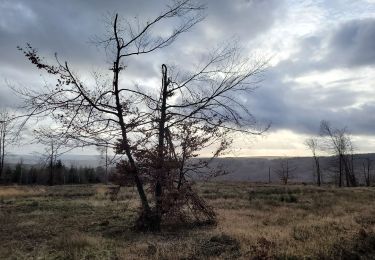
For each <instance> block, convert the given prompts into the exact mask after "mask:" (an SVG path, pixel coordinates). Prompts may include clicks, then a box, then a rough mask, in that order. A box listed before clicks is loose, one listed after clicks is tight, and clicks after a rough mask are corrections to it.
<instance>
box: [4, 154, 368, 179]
mask: <svg viewBox="0 0 375 260" xmlns="http://www.w3.org/2000/svg"><path fill="white" fill-rule="evenodd" d="M280 158H282V157H276V156H267V157H226V158H218V159H215V160H214V161H213V162H212V163H211V165H212V166H213V167H215V166H217V165H218V164H220V165H223V166H224V169H225V170H226V171H227V172H228V174H226V175H224V176H220V177H217V180H231V181H254V182H268V171H269V169H270V173H271V181H272V182H279V177H278V175H277V173H276V169H278V168H279V167H280V161H279V160H280ZM364 158H370V159H371V160H372V161H373V162H374V163H373V164H374V168H375V154H374V153H372V154H356V155H355V159H354V160H355V170H356V172H357V176H358V178H359V179H360V180H361V178H362V171H363V168H362V162H363V159H364ZM21 159H22V160H23V163H24V164H38V163H40V162H41V159H40V157H38V156H35V155H10V156H8V157H7V162H8V163H9V164H16V163H17V162H19V161H20V160H21ZM61 160H62V162H63V164H64V165H66V166H70V165H75V166H77V167H80V166H91V167H97V166H100V165H104V160H103V159H102V158H101V157H100V156H99V155H71V154H66V155H63V156H61ZM288 160H289V164H290V166H291V167H293V168H295V169H296V170H295V171H294V172H293V178H291V181H292V182H293V181H294V182H313V181H314V177H313V176H314V171H315V170H314V163H313V159H312V157H288ZM331 161H332V158H331V157H321V168H322V170H323V180H324V179H325V180H326V181H328V180H330V179H332V176H333V172H332V170H330V169H329V168H330V162H331Z"/></svg>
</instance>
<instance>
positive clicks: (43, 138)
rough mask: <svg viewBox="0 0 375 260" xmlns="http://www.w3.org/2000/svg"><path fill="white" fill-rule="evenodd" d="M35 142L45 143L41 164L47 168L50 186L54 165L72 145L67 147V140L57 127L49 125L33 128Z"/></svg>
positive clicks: (52, 179) (53, 179)
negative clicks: (47, 126)
mask: <svg viewBox="0 0 375 260" xmlns="http://www.w3.org/2000/svg"><path fill="white" fill-rule="evenodd" d="M34 136H35V142H37V143H39V144H43V145H45V147H46V149H45V152H44V154H42V165H44V167H45V168H47V169H48V171H49V175H48V184H49V185H50V186H52V185H54V183H55V175H56V173H55V170H56V165H57V162H58V160H59V158H60V157H61V155H63V154H64V153H67V152H69V151H71V150H72V147H67V145H68V144H67V140H66V138H65V137H64V136H62V135H61V133H59V132H58V130H57V129H53V128H51V127H49V128H46V127H43V128H42V127H41V128H39V129H35V130H34Z"/></svg>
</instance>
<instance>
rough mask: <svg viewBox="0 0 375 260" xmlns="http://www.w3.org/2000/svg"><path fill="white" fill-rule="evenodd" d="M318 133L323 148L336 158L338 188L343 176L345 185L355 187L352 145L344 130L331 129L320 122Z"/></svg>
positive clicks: (325, 123)
mask: <svg viewBox="0 0 375 260" xmlns="http://www.w3.org/2000/svg"><path fill="white" fill-rule="evenodd" d="M320 133H321V136H322V138H323V141H324V146H323V148H324V149H326V150H327V151H330V152H331V153H333V154H334V155H335V156H336V158H337V164H338V174H339V181H338V182H339V183H338V185H339V187H342V186H343V177H344V174H345V180H346V185H347V186H348V187H349V186H356V185H357V181H356V178H355V175H354V156H353V150H354V148H353V144H352V141H351V138H350V136H349V135H348V133H347V130H346V128H342V129H338V128H332V127H331V125H330V123H329V122H327V121H324V120H323V121H321V123H320Z"/></svg>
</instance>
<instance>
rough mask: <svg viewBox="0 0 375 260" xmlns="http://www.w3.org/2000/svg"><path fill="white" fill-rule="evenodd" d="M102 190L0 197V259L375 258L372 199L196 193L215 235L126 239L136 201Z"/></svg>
mask: <svg viewBox="0 0 375 260" xmlns="http://www.w3.org/2000/svg"><path fill="white" fill-rule="evenodd" d="M109 187H110V186H105V185H72V186H52V187H42V186H34V187H31V186H22V187H20V186H4V187H0V241H2V242H1V243H0V256H1V258H2V259H30V258H35V259H37V258H38V259H39V258H40V259H150V258H151V259H201V258H208V259H217V258H227V259H233V258H239V259H274V258H276V259H286V258H287V259H300V258H303V257H305V258H313V259H316V258H330V259H332V258H347V259H353V258H354V259H355V258H358V257H361V258H363V259H371V258H372V259H373V258H374V257H375V189H374V188H368V187H366V188H364V187H358V188H341V189H338V188H335V187H327V186H325V187H313V186H303V185H301V186H300V185H291V186H288V187H285V186H279V185H256V184H250V183H245V182H242V183H228V182H226V183H218V182H209V183H197V184H195V188H196V189H197V190H198V192H199V194H200V195H201V196H202V197H204V198H205V199H206V200H207V201H208V203H209V204H210V205H212V206H213V207H214V208H215V209H216V212H217V214H218V223H217V225H216V226H199V227H195V226H194V225H193V226H192V224H191V223H190V224H189V223H186V225H178V226H177V227H176V226H173V225H170V224H169V225H166V226H164V227H163V228H162V231H161V232H155V233H140V232H138V231H135V230H134V229H133V226H134V219H135V218H136V217H137V212H138V207H139V204H138V199H137V194H136V191H135V190H134V189H133V188H121V190H120V192H119V193H118V196H117V199H116V200H114V201H111V200H110V196H109V194H108V191H109Z"/></svg>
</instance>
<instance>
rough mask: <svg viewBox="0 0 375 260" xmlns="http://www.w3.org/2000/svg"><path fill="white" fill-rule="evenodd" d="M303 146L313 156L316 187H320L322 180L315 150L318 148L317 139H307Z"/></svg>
mask: <svg viewBox="0 0 375 260" xmlns="http://www.w3.org/2000/svg"><path fill="white" fill-rule="evenodd" d="M305 145H306V146H307V147H308V148H309V149H310V150H311V152H312V154H313V159H314V163H315V173H316V183H317V185H318V186H320V185H321V182H322V179H321V171H320V162H319V157H318V156H317V154H316V153H317V149H318V147H319V145H318V139H317V138H313V137H311V138H309V139H307V140H306V141H305Z"/></svg>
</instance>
